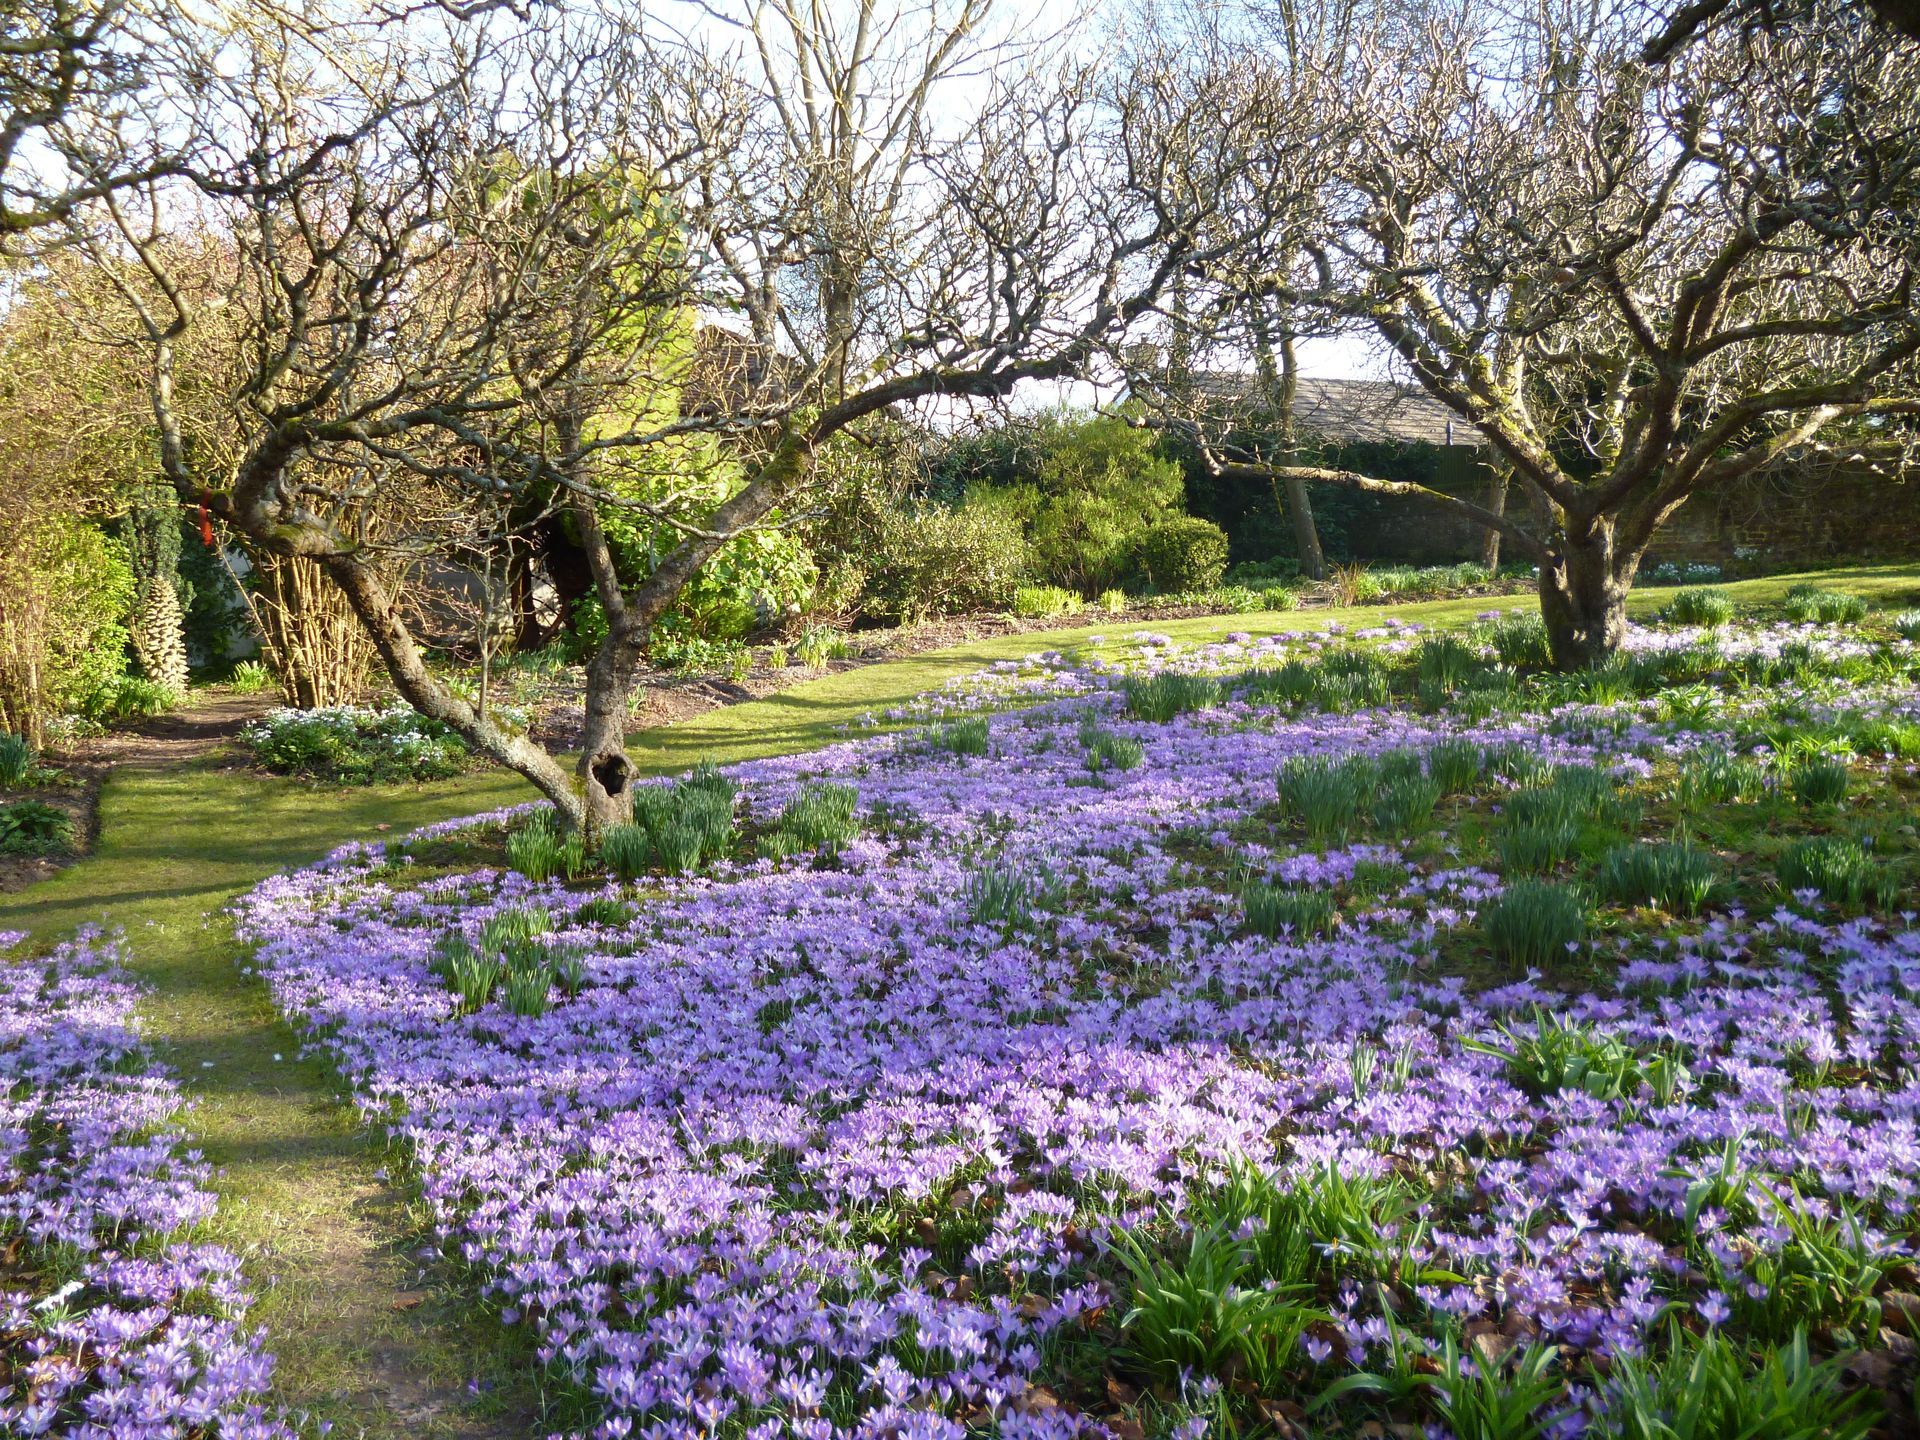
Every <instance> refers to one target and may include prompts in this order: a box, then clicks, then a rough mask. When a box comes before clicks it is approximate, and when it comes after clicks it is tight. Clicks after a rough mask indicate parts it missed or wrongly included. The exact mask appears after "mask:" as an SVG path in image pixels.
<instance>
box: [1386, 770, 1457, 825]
mask: <svg viewBox="0 0 1920 1440" xmlns="http://www.w3.org/2000/svg"><path fill="white" fill-rule="evenodd" d="M1439 803H1440V782H1439V781H1437V780H1435V779H1433V778H1432V777H1431V776H1429V775H1425V774H1413V775H1396V776H1393V777H1392V778H1390V779H1388V780H1386V781H1385V782H1384V783H1383V784H1382V785H1381V787H1380V792H1379V794H1378V795H1376V796H1375V797H1374V801H1373V823H1374V825H1375V826H1377V827H1378V828H1379V829H1381V830H1383V831H1385V832H1387V833H1388V834H1392V835H1405V834H1410V833H1411V832H1413V831H1415V830H1418V829H1419V828H1420V827H1421V826H1422V825H1424V824H1426V823H1427V821H1428V820H1430V819H1432V818H1433V807H1434V806H1436V805H1438V804H1439Z"/></svg>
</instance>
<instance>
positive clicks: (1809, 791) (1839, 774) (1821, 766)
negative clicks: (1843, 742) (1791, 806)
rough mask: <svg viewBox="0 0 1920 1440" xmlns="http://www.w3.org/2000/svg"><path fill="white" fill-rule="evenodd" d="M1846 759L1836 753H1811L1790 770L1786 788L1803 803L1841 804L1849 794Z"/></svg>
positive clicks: (1809, 804)
mask: <svg viewBox="0 0 1920 1440" xmlns="http://www.w3.org/2000/svg"><path fill="white" fill-rule="evenodd" d="M1848 779H1849V777H1848V774H1847V762H1846V761H1844V760H1842V759H1841V758H1840V757H1839V756H1837V755H1809V756H1807V757H1805V758H1804V759H1802V760H1801V761H1799V763H1797V764H1796V765H1795V766H1794V767H1793V769H1792V770H1790V771H1788V772H1787V788H1788V789H1789V790H1791V791H1792V792H1793V798H1794V799H1796V800H1798V801H1799V802H1800V803H1801V804H1802V805H1806V806H1814V805H1838V804H1839V803H1840V802H1841V801H1842V800H1844V799H1845V798H1846V795H1847V783H1848Z"/></svg>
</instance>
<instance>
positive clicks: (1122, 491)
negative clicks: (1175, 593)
mask: <svg viewBox="0 0 1920 1440" xmlns="http://www.w3.org/2000/svg"><path fill="white" fill-rule="evenodd" d="M1159 451H1160V440H1159V437H1158V436H1157V435H1156V434H1155V433H1154V432H1153V431H1151V430H1147V429H1144V428H1142V427H1140V426H1136V425H1130V424H1128V423H1127V422H1126V421H1125V420H1124V419H1121V418H1119V417H1117V416H1111V415H1079V414H1075V413H1073V412H1071V411H1067V410H1056V411H1050V412H1047V413H1044V414H1040V415H1034V416H1028V417H1022V418H1020V419H1017V420H1014V421H1011V422H1009V423H1008V424H1006V425H1004V426H1001V427H999V428H997V429H995V430H991V431H983V432H979V433H975V434H963V435H958V436H955V437H954V438H953V439H952V440H951V441H949V442H948V443H947V444H946V445H945V446H944V447H942V450H941V452H940V453H939V454H938V455H936V456H935V458H934V480H935V488H936V490H937V491H939V492H941V493H945V494H947V495H949V496H953V495H961V494H964V495H965V497H966V501H967V504H968V505H970V506H978V507H981V508H983V509H989V510H993V511H997V512H999V513H1000V514H1002V515H1004V516H1007V517H1008V518H1009V519H1011V520H1012V521H1013V522H1014V523H1015V524H1017V525H1018V527H1019V533H1020V534H1021V535H1022V536H1024V538H1025V541H1026V548H1027V549H1028V551H1029V553H1030V554H1031V555H1032V569H1033V574H1034V576H1035V578H1037V579H1039V580H1042V581H1045V582H1046V583H1048V584H1053V585H1060V586H1064V587H1065V588H1067V589H1069V590H1072V591H1074V592H1076V593H1077V594H1081V595H1097V594H1099V593H1100V592H1101V591H1103V590H1110V589H1114V588H1116V587H1118V586H1120V585H1122V584H1123V583H1124V582H1125V581H1126V580H1127V579H1128V578H1129V576H1130V575H1131V574H1132V572H1133V570H1134V568H1135V567H1134V562H1135V556H1136V552H1137V550H1138V548H1139V543H1140V538H1141V535H1142V533H1143V532H1144V531H1145V530H1146V529H1147V528H1148V527H1149V526H1151V525H1153V524H1154V523H1155V522H1157V521H1160V520H1164V519H1166V518H1167V517H1169V516H1173V515H1178V514H1179V513H1180V504H1181V501H1182V498H1183V495H1184V492H1185V482H1184V477H1183V476H1182V474H1181V471H1180V467H1179V465H1178V464H1176V463H1175V462H1173V461H1171V460H1168V459H1166V458H1164V457H1163V456H1162V455H1161V454H1160V453H1159ZM1214 578H1215V579H1218V576H1217V575H1216V576H1215V577H1214ZM1208 583H1209V584H1211V583H1212V582H1211V581H1209V582H1208ZM1161 588H1163V589H1166V588H1169V587H1165V586H1163V587H1161ZM1171 588H1178V589H1202V588H1206V587H1205V586H1197V585H1182V586H1176V587H1171Z"/></svg>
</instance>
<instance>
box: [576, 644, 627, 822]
mask: <svg viewBox="0 0 1920 1440" xmlns="http://www.w3.org/2000/svg"><path fill="white" fill-rule="evenodd" d="M638 668H639V650H638V647H637V646H635V645H632V644H630V643H629V644H621V643H617V642H616V641H615V640H614V639H613V637H611V636H609V638H608V642H607V643H605V644H603V645H601V646H600V648H599V649H598V650H596V651H595V652H594V655H593V658H592V660H590V661H589V662H588V664H587V697H586V711H587V718H586V725H585V726H584V728H583V729H582V731H581V736H580V793H581V797H582V808H581V828H582V829H583V830H584V831H585V832H586V836H587V841H588V843H589V844H591V845H598V844H599V843H600V837H601V836H602V835H604V834H605V833H606V831H607V828H608V827H609V826H612V825H624V824H626V823H627V822H629V821H630V820H632V819H633V776H634V765H633V761H632V760H631V759H630V758H629V757H628V755H627V714H628V710H629V709H630V707H631V704H632V699H633V682H634V676H635V674H636V672H637V671H638Z"/></svg>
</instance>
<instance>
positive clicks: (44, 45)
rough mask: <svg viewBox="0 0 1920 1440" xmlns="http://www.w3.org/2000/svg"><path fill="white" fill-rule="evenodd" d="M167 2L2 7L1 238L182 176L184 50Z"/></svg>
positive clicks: (189, 95) (187, 89)
mask: <svg viewBox="0 0 1920 1440" xmlns="http://www.w3.org/2000/svg"><path fill="white" fill-rule="evenodd" d="M184 38H185V29H184V22H183V21H182V20H181V18H180V17H178V16H177V15H174V14H173V13H171V7H168V6H165V5H152V4H148V3H146V0H17V3H12V4H9V5H7V6H5V7H4V10H0V241H5V240H10V239H13V238H15V237H20V236H24V235H28V234H31V233H34V232H41V231H45V230H47V229H48V228H49V227H52V226H56V225H59V224H61V223H62V222H64V221H66V220H67V219H68V218H69V217H70V216H72V215H73V214H74V213H75V212H76V211H77V210H79V209H81V208H82V207H84V206H86V205H87V204H89V203H90V202H92V201H95V200H98V199H100V198H101V197H103V196H106V195H110V194H112V193H113V192H114V191H116V190H119V189H122V188H124V187H126V186H129V185H135V184H139V183H140V182H142V181H145V180H151V179H156V178H158V177H161V176H164V175H177V174H181V173H184V170H185V155H184V153H183V150H182V148H181V144H182V139H183V137H184V136H185V135H186V134H187V133H189V132H190V131H191V129H192V123H191V110H192V107H193V104H194V100H193V95H194V89H193V87H192V85H191V84H190V83H189V82H188V76H187V74H186V73H185V71H186V70H187V69H190V68H191V66H190V65H188V66H183V65H182V64H181V63H180V62H181V61H182V60H183V59H188V58H189V57H191V56H192V55H193V53H194V49H195V47H194V46H193V45H192V44H183V43H178V42H182V41H183V40H184Z"/></svg>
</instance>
